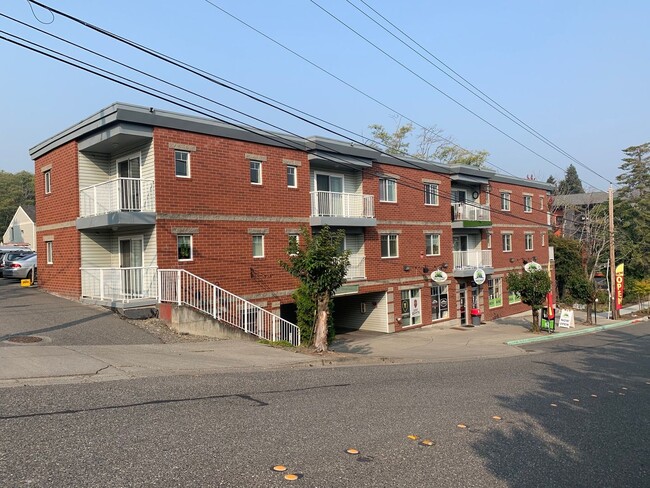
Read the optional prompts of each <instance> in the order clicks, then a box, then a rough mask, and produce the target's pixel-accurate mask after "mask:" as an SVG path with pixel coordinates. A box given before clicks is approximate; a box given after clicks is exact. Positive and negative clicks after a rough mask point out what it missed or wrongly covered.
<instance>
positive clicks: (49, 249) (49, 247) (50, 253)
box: [45, 241, 54, 264]
mask: <svg viewBox="0 0 650 488" xmlns="http://www.w3.org/2000/svg"><path fill="white" fill-rule="evenodd" d="M45 256H46V257H47V264H53V263H54V243H53V242H52V241H47V242H46V243H45Z"/></svg>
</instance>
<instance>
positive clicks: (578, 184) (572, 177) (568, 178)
mask: <svg viewBox="0 0 650 488" xmlns="http://www.w3.org/2000/svg"><path fill="white" fill-rule="evenodd" d="M584 192H585V190H584V188H583V187H582V181H581V180H580V177H579V176H578V171H577V170H576V167H575V166H573V165H572V164H570V165H569V167H568V168H567V170H566V174H565V176H564V179H563V180H562V181H560V183H559V185H558V193H559V194H560V195H573V194H576V193H584Z"/></svg>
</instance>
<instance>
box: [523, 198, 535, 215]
mask: <svg viewBox="0 0 650 488" xmlns="http://www.w3.org/2000/svg"><path fill="white" fill-rule="evenodd" d="M532 211H533V196H532V195H524V212H526V213H531V212H532Z"/></svg>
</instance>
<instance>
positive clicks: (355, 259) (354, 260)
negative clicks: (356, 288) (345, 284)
mask: <svg viewBox="0 0 650 488" xmlns="http://www.w3.org/2000/svg"><path fill="white" fill-rule="evenodd" d="M345 279H346V280H348V281H350V280H362V279H366V257H365V256H350V266H348V270H347V272H346V273H345Z"/></svg>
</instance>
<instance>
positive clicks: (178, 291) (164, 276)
mask: <svg viewBox="0 0 650 488" xmlns="http://www.w3.org/2000/svg"><path fill="white" fill-rule="evenodd" d="M158 300H159V301H160V302H170V303H175V304H177V305H179V306H180V305H187V306H189V307H192V308H195V309H197V310H199V311H201V312H203V313H205V314H207V315H210V316H211V317H212V318H214V319H216V320H219V321H221V322H225V323H227V324H229V325H231V326H233V327H237V328H239V329H241V330H243V331H244V332H246V333H248V334H253V335H256V336H257V337H261V338H262V339H267V340H269V341H274V342H275V341H287V342H290V343H291V344H293V345H294V346H299V345H300V329H299V328H298V326H296V325H294V324H292V323H291V322H288V321H287V320H284V319H283V318H281V317H278V316H277V315H275V314H273V313H271V312H269V311H267V310H264V309H263V308H261V307H259V306H257V305H255V304H253V303H251V302H249V301H247V300H244V299H243V298H240V297H238V296H237V295H234V294H232V293H230V292H228V291H226V290H224V289H223V288H221V287H219V286H217V285H215V284H213V283H210V282H209V281H206V280H204V279H203V278H200V277H198V276H196V275H194V274H192V273H190V272H189V271H186V270H184V269H161V270H159V271H158Z"/></svg>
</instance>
